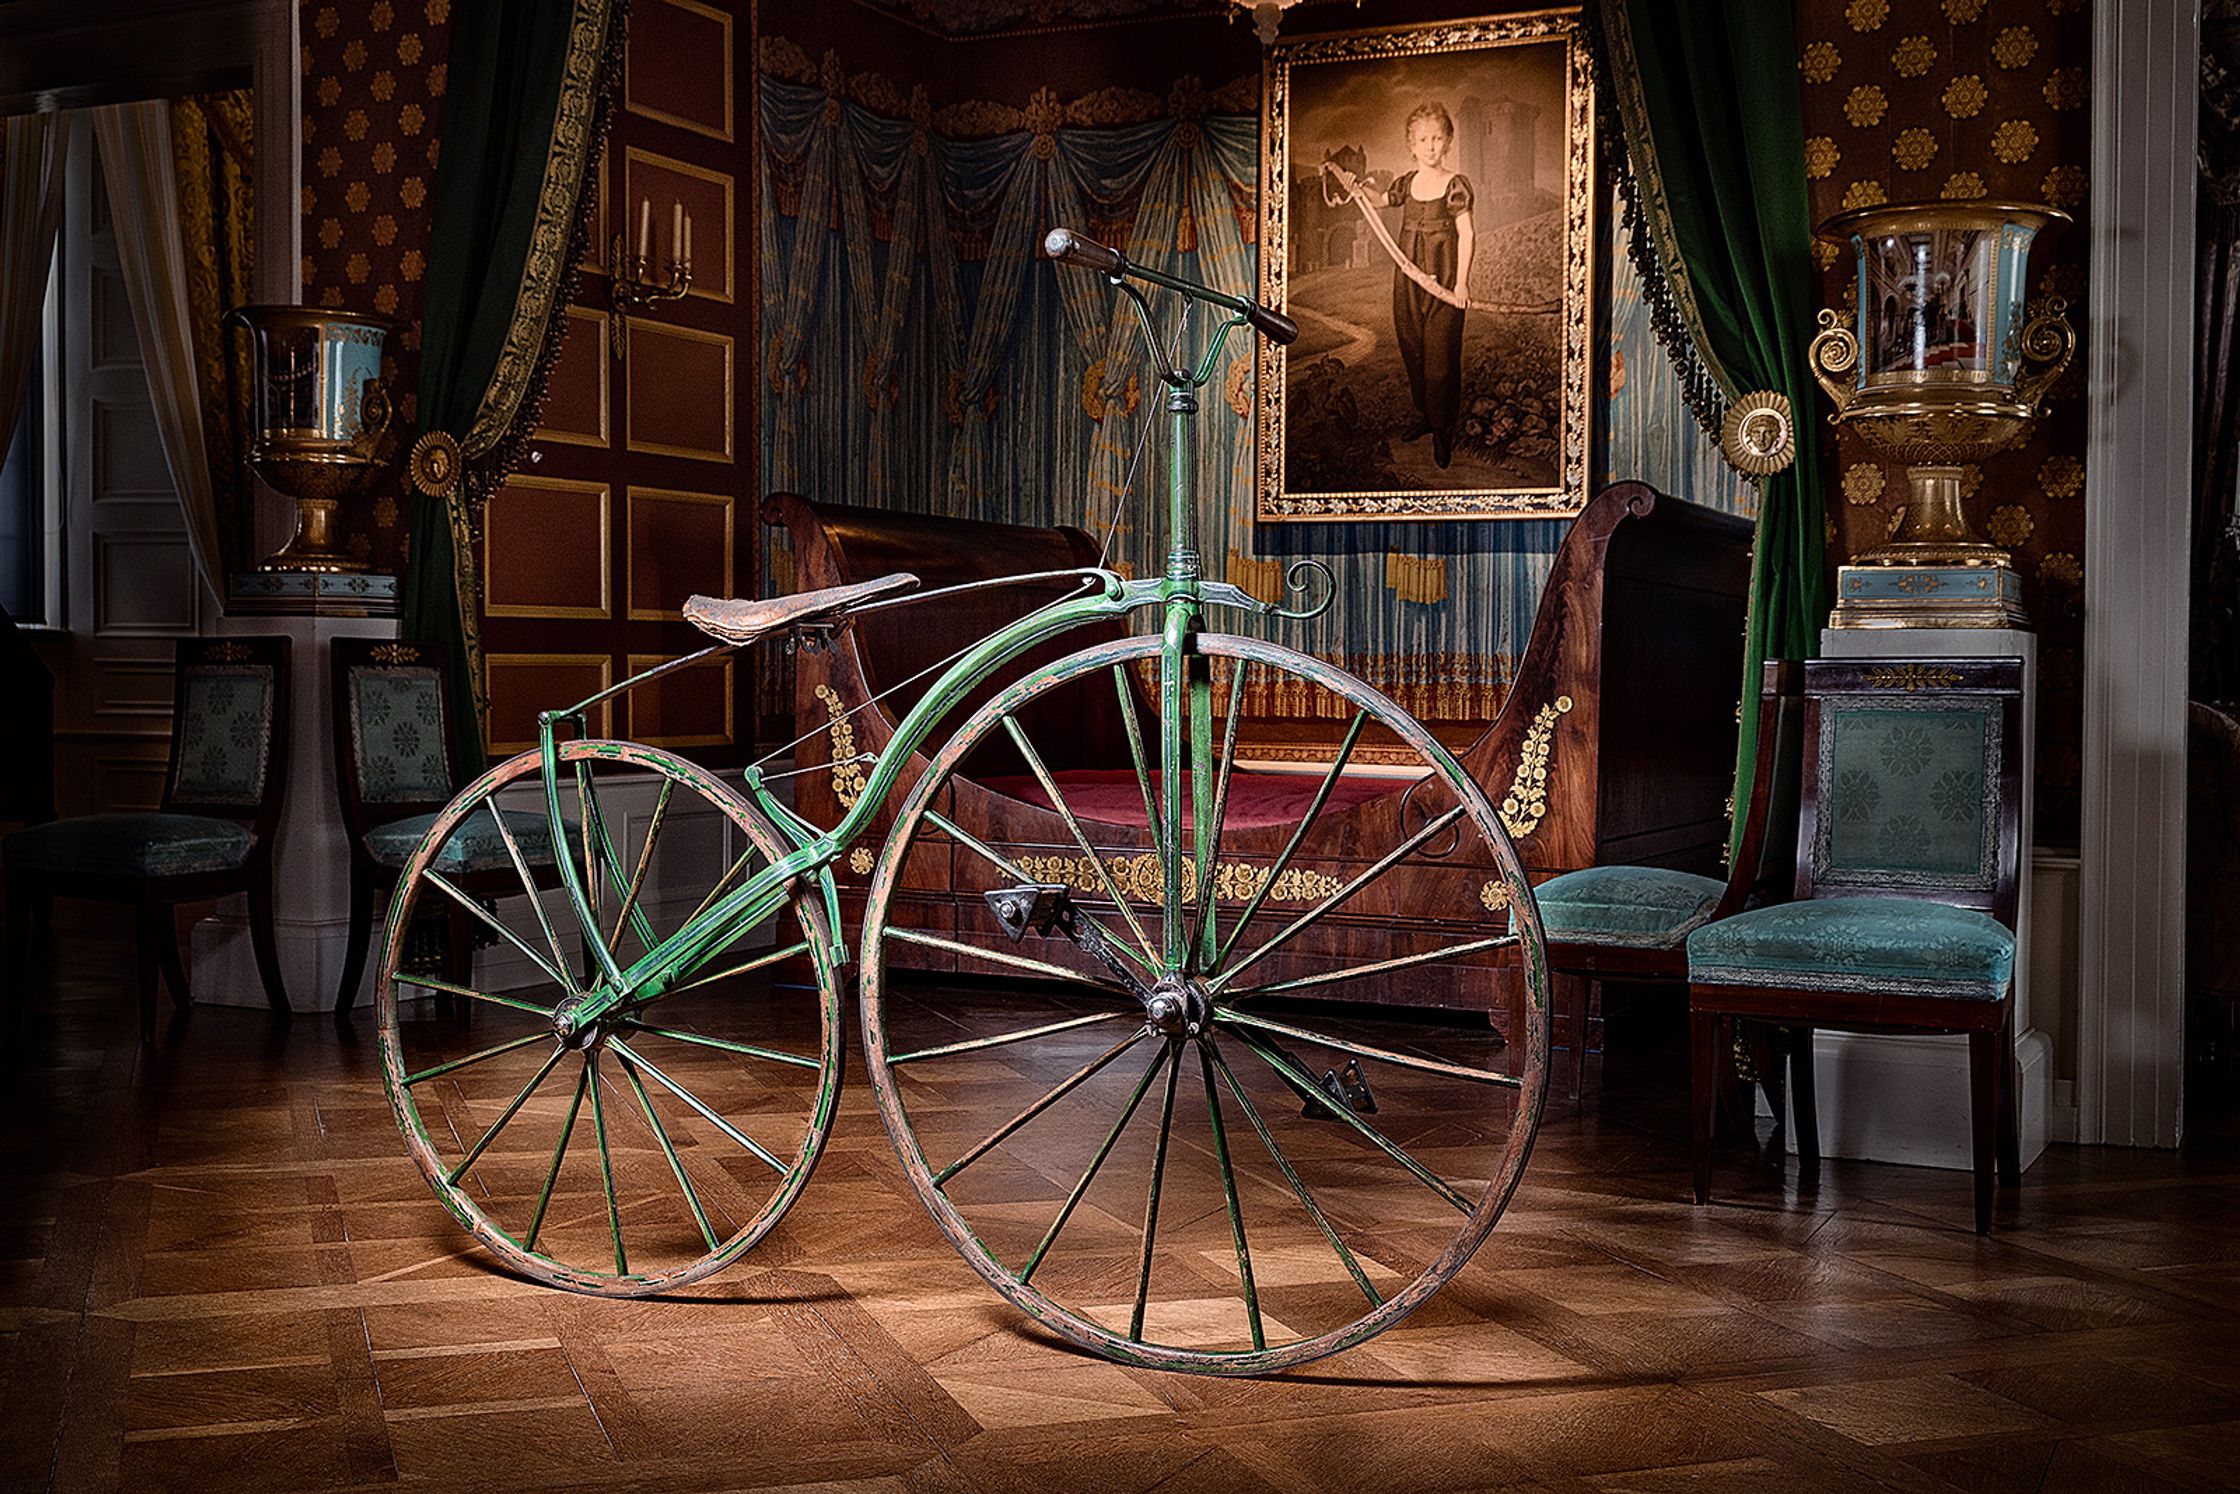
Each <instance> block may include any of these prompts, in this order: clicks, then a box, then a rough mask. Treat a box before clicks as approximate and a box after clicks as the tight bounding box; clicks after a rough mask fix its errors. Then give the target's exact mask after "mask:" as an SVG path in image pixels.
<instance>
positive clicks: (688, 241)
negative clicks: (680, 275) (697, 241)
mask: <svg viewBox="0 0 2240 1494" xmlns="http://www.w3.org/2000/svg"><path fill="white" fill-rule="evenodd" d="M678 258H680V259H681V260H683V261H684V267H685V269H687V270H690V269H691V268H692V214H690V213H686V214H685V215H684V253H683V254H681V255H679V256H678Z"/></svg>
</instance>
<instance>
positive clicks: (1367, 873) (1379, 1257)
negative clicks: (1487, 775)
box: [862, 634, 1548, 1374]
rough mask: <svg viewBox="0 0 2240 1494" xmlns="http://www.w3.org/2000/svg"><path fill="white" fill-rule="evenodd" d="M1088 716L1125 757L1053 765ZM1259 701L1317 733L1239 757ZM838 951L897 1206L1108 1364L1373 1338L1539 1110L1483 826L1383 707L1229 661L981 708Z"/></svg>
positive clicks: (1444, 1250) (1292, 657) (1517, 908)
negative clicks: (1053, 726) (901, 1186)
mask: <svg viewBox="0 0 2240 1494" xmlns="http://www.w3.org/2000/svg"><path fill="white" fill-rule="evenodd" d="M1116 701H1117V704H1118V708H1119V711H1120V716H1121V719H1122V722H1123V724H1124V725H1125V727H1126V733H1125V734H1126V736H1127V739H1128V741H1129V742H1130V743H1131V751H1130V756H1131V759H1132V767H1121V768H1118V769H1113V768H1109V767H1108V768H1101V769H1099V768H1074V769H1070V770H1069V769H1067V768H1065V767H1063V766H1053V764H1054V763H1059V764H1062V763H1063V761H1064V760H1063V758H1061V757H1060V756H1059V755H1058V753H1057V752H1056V751H1055V750H1054V749H1056V748H1058V747H1059V746H1061V745H1062V744H1060V743H1057V742H1052V741H1038V740H1037V736H1038V734H1040V733H1041V732H1043V731H1047V730H1048V729H1049V727H1048V725H1047V724H1048V723H1052V722H1067V721H1073V722H1078V721H1082V720H1087V719H1092V718H1094V717H1095V716H1097V715H1099V714H1100V713H1102V714H1105V715H1106V716H1107V718H1108V719H1109V712H1110V710H1111V708H1112V707H1113V705H1114V704H1115V702H1116ZM1269 704H1275V705H1279V706H1280V708H1281V710H1282V712H1283V714H1284V715H1286V716H1287V717H1292V718H1297V717H1300V716H1306V717H1309V718H1313V719H1322V720H1326V721H1328V723H1329V724H1330V740H1329V742H1328V743H1326V744H1324V745H1323V746H1322V747H1321V748H1320V749H1319V750H1318V751H1316V752H1312V753H1308V754H1301V753H1299V752H1298V751H1297V750H1296V749H1295V748H1294V749H1280V748H1277V747H1274V746H1272V745H1270V744H1266V743H1262V742H1259V741H1258V740H1257V739H1256V733H1254V731H1253V729H1252V727H1251V725H1250V717H1251V716H1252V714H1253V711H1254V707H1255V706H1256V705H1258V706H1266V705H1269ZM1029 722H1033V723H1038V725H1037V726H1035V727H1033V728H1031V729H1030V727H1029V725H1028V724H1027V723H1029ZM1301 756H1306V757H1307V758H1308V759H1309V760H1308V761H1303V762H1302V761H1296V760H1295V759H1297V758H1299V757H1301ZM1286 759H1292V760H1288V761H1287V760H1286ZM1163 764H1173V765H1175V766H1176V768H1177V769H1178V770H1179V771H1166V770H1163V767H1162V765H1163ZM968 819H970V820H973V823H963V822H962V821H965V820H968ZM937 872H945V876H946V880H947V883H948V884H949V885H953V886H954V887H956V888H957V889H958V890H959V891H960V892H964V893H977V894H979V896H978V897H977V898H976V899H975V900H974V902H972V903H970V904H960V907H959V911H958V913H957V914H956V916H955V918H954V926H953V927H942V926H939V920H938V918H934V917H929V916H928V912H927V905H926V904H925V903H924V901H923V899H919V900H917V901H913V895H912V893H911V891H910V889H911V888H912V887H922V886H925V885H927V883H926V878H927V875H928V874H929V873H937ZM936 880H939V878H937V879H936ZM1512 913H1514V914H1515V916H1514V917H1513V918H1512ZM862 961H863V963H862V994H863V1029H864V1051H865V1058H866V1061H867V1064H868V1067H869V1070H870V1074H871V1079H872V1083H873V1085H874V1087H875V1089H876V1091H877V1095H878V1101H879V1107H880V1111H881V1114H882V1116H883V1117H884V1119H885V1122H886V1126H887V1130H888V1133H889V1135H890V1136H891V1137H892V1139H893V1141H894V1143H895V1146H896V1148H897V1150H898V1151H899V1153H900V1155H901V1158H902V1162H903V1165H904V1168H905V1170H906V1171H907V1173H908V1174H909V1177H910V1180H911V1183H912V1185H913V1186H914V1187H915V1188H916V1190H917V1193H918V1195H919V1197H920V1199H921V1200H922V1201H923V1202H924V1204H925V1206H926V1207H927V1209H928V1210H929V1211H930V1212H931V1213H932V1215H933V1218H934V1220H935V1221H936V1222H937V1223H938V1224H939V1226H940V1227H941V1229H942V1231H943V1233H944V1234H946V1235H947V1236H948V1238H949V1240H950V1241H951V1243H953V1244H954V1245H955V1246H956V1248H957V1249H958V1250H959V1251H960V1252H961V1253H962V1254H963V1256H964V1258H965V1259H966V1260H967V1261H968V1262H969V1263H970V1264H971V1265H972V1266H973V1267H974V1268H975V1269H976V1270H977V1271H979V1273H980V1274H981V1275H982V1276H984V1277H985V1278H987V1280H988V1281H989V1282H990V1283H991V1284H992V1285H994V1287H995V1288H996V1290H997V1291H999V1292H1001V1293H1002V1294H1003V1295H1004V1296H1005V1297H1006V1298H1008V1299H1009V1300H1010V1301H1011V1302H1012V1303H1014V1304H1015V1305H1017V1306H1018V1307H1019V1308H1021V1309H1022V1310H1024V1311H1025V1312H1026V1313H1028V1314H1029V1315H1030V1316H1031V1317H1033V1318H1034V1319H1036V1320H1037V1321H1039V1322H1041V1323H1043V1324H1044V1325H1046V1326H1047V1327H1049V1328H1051V1329H1052V1330H1054V1331H1056V1332H1057V1333H1059V1334H1061V1335H1063V1336H1064V1337H1066V1338H1068V1339H1071V1340H1072V1341H1074V1342H1076V1343H1078V1344H1081V1345H1084V1346H1086V1347H1088V1348H1090V1349H1093V1350H1095V1351H1096V1352H1098V1353H1101V1354H1103V1355H1106V1356H1107V1357H1109V1358H1112V1359H1115V1360H1118V1361H1121V1362H1123V1363H1130V1364H1142V1365H1151V1366H1157V1367H1162V1368H1168V1369H1179V1370H1191V1371H1197V1372H1201V1373H1213V1374H1256V1373H1262V1372H1266V1371H1270V1370H1276V1369H1281V1368H1284V1367H1286V1366H1289V1365H1295V1364H1300V1363H1303V1362H1305V1361H1307V1360H1311V1359H1316V1358H1319V1357H1321V1356H1323V1355H1326V1354H1331V1353H1335V1352H1337V1351H1339V1350H1341V1349H1345V1348H1348V1347H1351V1346H1352V1345H1355V1344H1358V1343H1361V1342H1362V1341H1364V1340H1365V1339H1367V1338H1369V1337H1371V1336H1372V1335H1374V1334H1376V1333H1378V1332H1381V1331H1382V1330H1383V1329H1385V1328H1387V1327H1390V1326H1391V1325H1392V1324H1394V1323H1395V1322H1397V1321H1399V1320H1400V1319H1401V1318H1402V1317H1404V1316H1405V1315H1406V1314H1407V1313H1409V1312H1410V1311H1412V1310H1413V1309H1414V1308H1416V1307H1417V1306H1419V1305H1420V1304H1421V1303H1422V1302H1423V1301H1424V1300H1425V1299H1426V1298H1428V1297H1429V1296H1430V1295H1431V1294H1432V1293H1433V1292H1434V1291H1436V1290H1437V1289H1438V1288H1439V1286H1440V1285H1441V1284H1442V1283H1443V1282H1445V1281H1446V1280H1447V1279H1448V1278H1449V1277H1450V1276H1452V1275H1453V1274H1454V1273H1455V1271H1457V1270H1458V1269H1459V1268H1460V1267H1461V1265H1462V1264H1463V1262H1464V1261H1466V1260H1467V1259H1468V1258H1469V1257H1470V1254H1471V1252H1472V1251H1474V1250H1475V1249H1476V1248H1477V1246H1478V1244H1479V1243H1480V1242H1481V1241H1482V1240H1483V1239H1484V1238H1485V1236H1486V1234H1487V1232H1488V1231H1489V1230H1491V1229H1492V1228H1493V1226H1494V1223H1495V1221H1496V1220H1497V1219H1498V1218H1499V1216H1500V1214H1501V1211H1502V1209H1503V1207H1504V1206H1505V1205H1506V1204H1507V1202H1508V1199H1509V1196H1510V1194H1511V1192H1512V1191H1513V1190H1514V1189H1515V1187H1516V1185H1517V1181H1518V1178H1519V1176H1520V1175H1521V1173H1522V1172H1523V1169H1524V1165H1525V1160H1526V1156H1527V1153H1528V1152H1529V1150H1530V1148H1531V1143H1532V1136H1533V1131H1534V1128H1535V1126H1536V1125H1537V1123H1538V1119H1539V1114H1540V1105H1541V1099H1542V1095H1543V1092H1544V1089H1545V1082H1546V1067H1547V1062H1546V1060H1547V1042H1548V1029H1547V1022H1548V1018H1547V1004H1546V999H1545V971H1544V967H1543V962H1542V949H1541V937H1540V929H1539V922H1538V917H1537V913H1536V912H1535V910H1534V908H1533V904H1532V900H1531V896H1530V893H1529V890H1528V888H1527V886H1526V883H1525V878H1524V873H1523V870H1522V867H1521V866H1520V864H1519V862H1518V860H1517V856H1516V853H1515V850H1514V849H1513V847H1512V846H1511V845H1510V842H1509V838H1508V836H1507V834H1506V833H1505V832H1504V829H1503V827H1502V824H1501V821H1500V818H1499V816H1498V815H1497V813H1496V811H1495V809H1494V806H1493V805H1492V804H1491V803H1490V802H1489V801H1488V799H1487V797H1486V795H1485V793H1484V792H1483V791H1482V790H1481V789H1480V787H1479V786H1478V785H1477V784H1476V783H1475V782H1474V781H1472V780H1471V779H1470V777H1469V776H1468V775H1467V774H1466V773H1464V772H1463V771H1462V769H1461V767H1460V766H1459V765H1458V764H1457V763H1456V761H1455V759H1454V758H1453V756H1452V755H1451V754H1449V753H1448V752H1447V751H1446V750H1445V749H1444V748H1442V747H1441V746H1440V745H1439V744H1438V742H1437V741H1436V740H1435V739H1434V738H1433V737H1432V736H1431V734H1430V733H1429V732H1428V731H1426V730H1425V729H1424V728H1423V727H1422V726H1421V725H1420V724H1419V723H1418V722H1416V721H1415V720H1414V719H1413V718H1412V717H1410V716H1409V715H1408V714H1407V713H1406V712H1405V711H1403V710H1401V709H1400V707H1399V706H1397V705H1396V704H1395V703H1394V702H1393V701H1391V700H1390V699H1389V698H1387V697H1386V696H1384V695H1382V694H1381V693H1379V692H1378V691H1376V690H1374V689H1373V688H1371V687H1370V686H1368V685H1366V684H1364V683H1363V682H1362V681H1360V680H1358V679H1356V678H1354V677H1353V676H1351V675H1349V674H1347V673H1345V672H1344V671H1342V670H1339V669H1336V668H1333V667H1332V666H1330V665H1327V664H1325V663H1322V662H1321V661H1319V660H1316V659H1314V658H1312V657H1310V656H1308V655H1305V654H1301V653H1298V652H1296V651H1293V650H1290V649H1286V648H1282V647H1279V646H1276V645H1273V644H1268V643H1264V642H1261V641H1258V640H1255V639H1247V638H1238V637H1227V636H1220V635H1212V634H1204V635H1197V636H1195V637H1193V638H1191V639H1190V640H1189V641H1188V644H1187V647H1186V649H1185V652H1184V653H1183V655H1182V657H1181V659H1180V661H1179V663H1178V664H1174V663H1168V662H1165V661H1163V659H1162V650H1161V640H1160V639H1159V638H1157V637H1153V636H1144V637H1136V638H1130V639H1126V640H1122V641H1120V642H1116V643H1112V644H1107V645H1102V646H1099V647H1095V648H1091V649H1088V650H1085V651H1083V652H1081V653H1077V654H1074V655H1072V656H1070V657H1069V658H1067V659H1065V660H1063V661H1061V662H1060V663H1058V664H1056V665H1054V666H1052V667H1051V668H1050V669H1049V670H1047V671H1044V672H1042V673H1040V674H1038V675H1036V676H1034V677H1031V678H1029V679H1027V680H1025V681H1022V682H1020V683H1019V684H1017V685H1015V686H1013V687H1011V688H1010V689H1007V690H1005V691H1004V692H1002V693H1001V694H1000V695H998V696H997V697H995V698H994V699H993V700H991V701H990V702H988V704H987V705H986V706H985V707H983V708H982V709H981V710H979V711H978V712H977V713H976V714H975V715H974V716H973V717H972V718H971V719H970V720H969V721H968V722H967V723H966V724H965V726H964V727H963V728H962V729H961V730H960V731H959V732H958V733H957V735H956V736H955V737H954V738H952V739H951V740H950V742H949V743H948V744H947V745H946V746H944V747H943V748H942V749H941V750H940V751H939V752H938V754H936V755H935V756H934V758H933V759H932V765H931V767H930V769H929V770H928V771H927V772H926V773H925V774H924V775H923V776H922V777H921V778H920V779H919V780H918V782H917V784H916V786H915V788H914V789H913V790H912V792H911V794H910V796H909V798H908V799H907V801H906V802H905V803H904V804H903V806H902V808H901V810H900V812H899V814H898V816H897V819H896V821H895V826H894V830H893V832H892V835H891V836H890V838H889V840H888V842H887V845H886V848H885V850H884V852H883V854H882V856H881V858H880V860H879V863H878V866H877V869H876V872H875V873H874V876H873V880H872V885H871V888H870V893H869V901H868V906H867V909H866V913H865V919H864V930H863V955H862ZM905 967H908V968H909V969H911V970H913V971H916V972H921V976H920V978H916V979H905V978H903V971H904V969H905ZM929 967H931V969H932V971H933V973H932V974H931V975H930V976H925V975H923V974H922V972H925V971H927V970H928V968H929ZM1520 975H1521V977H1522V980H1523V982H1524V985H1523V992H1524V994H1523V999H1522V1000H1521V1001H1519V1002H1517V1003H1515V1005H1514V1007H1512V1006H1511V1003H1510V1001H1509V999H1508V996H1507V995H1506V994H1505V993H1506V992H1508V991H1511V990H1514V989H1516V988H1515V987H1513V986H1510V985H1509V984H1507V983H1508V982H1511V981H1514V980H1516V979H1518V978H1519V976H1520ZM1512 1010H1513V1011H1515V1012H1516V1013H1517V1015H1518V1016H1520V1017H1521V1019H1522V1020H1521V1022H1520V1021H1517V1020H1514V1019H1512V1020H1510V1021H1509V1022H1508V1024H1507V1025H1508V1026H1509V1027H1510V1029H1511V1030H1510V1032H1509V1034H1508V1037H1509V1041H1507V1042H1506V1043H1504V1040H1503V1037H1502V1035H1501V1034H1500V1033H1499V1032H1498V1031H1497V1030H1496V1027H1495V1025H1494V1024H1493V1023H1491V1022H1489V1021H1488V1020H1487V1015H1486V1014H1488V1013H1491V1012H1495V1011H1502V1012H1508V1011H1512Z"/></svg>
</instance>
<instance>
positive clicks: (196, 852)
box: [0, 812, 256, 877]
mask: <svg viewBox="0 0 2240 1494" xmlns="http://www.w3.org/2000/svg"><path fill="white" fill-rule="evenodd" d="M255 843H256V837H255V836H253V835H251V834H250V833H249V828H248V827H247V826H246V825H242V824H239V823H236V822H235V821H233V820H221V819H216V818H214V817H212V816H210V815H201V814H159V813H152V812H151V813H145V814H89V815H84V816H81V817H79V818H78V819H74V820H56V821H54V822H52V823H51V824H45V825H35V826H33V827H32V828H30V829H28V830H19V831H17V832H16V833H15V834H13V835H11V836H9V837H8V841H7V846H6V848H5V850H4V852H0V855H4V856H5V859H6V862H7V869H8V874H9V876H10V877H24V876H33V877H37V876H95V877H179V876H187V875H191V874H192V873H195V872H214V871H231V870H232V869H234V868H235V867H237V866H239V865H241V864H242V863H243V862H244V861H247V860H248V859H249V848H250V847H251V846H252V845H254V844H255Z"/></svg>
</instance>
